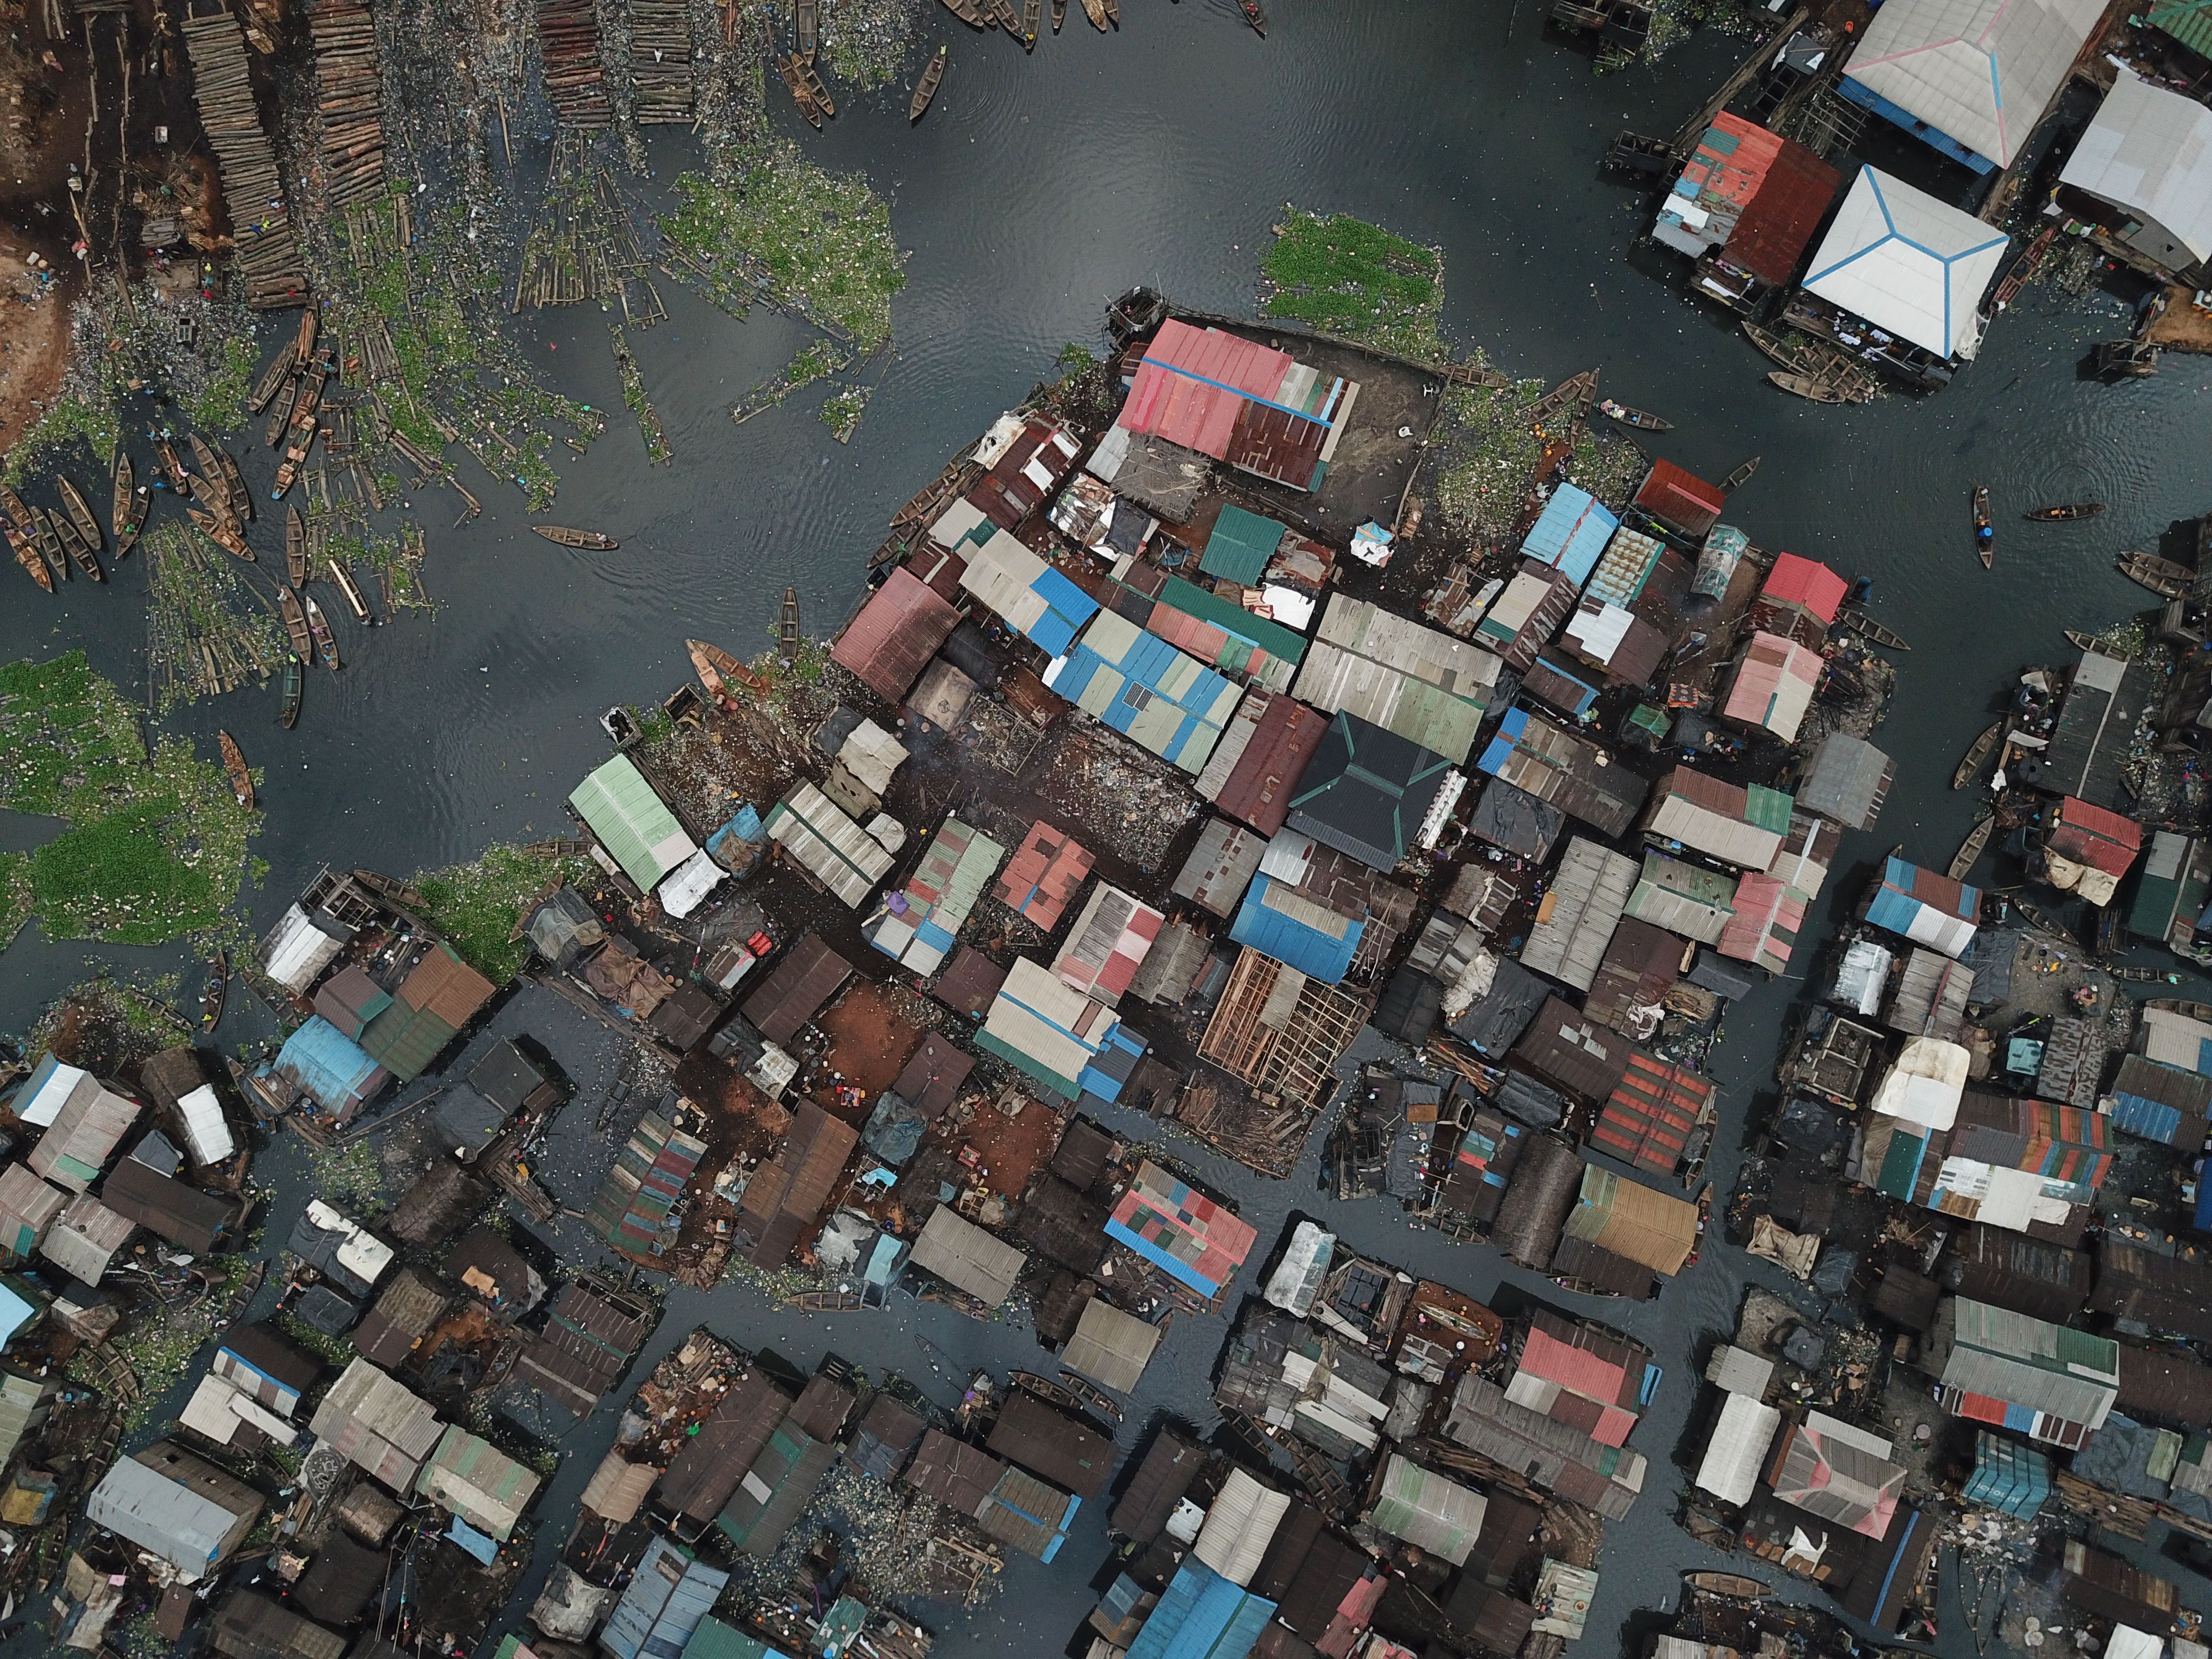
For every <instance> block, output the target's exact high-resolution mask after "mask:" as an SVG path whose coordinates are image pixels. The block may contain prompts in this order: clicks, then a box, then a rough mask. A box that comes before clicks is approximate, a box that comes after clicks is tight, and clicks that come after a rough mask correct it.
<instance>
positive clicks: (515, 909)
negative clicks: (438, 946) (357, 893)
mask: <svg viewBox="0 0 2212 1659" xmlns="http://www.w3.org/2000/svg"><path fill="white" fill-rule="evenodd" d="M584 869H585V860H581V859H573V858H562V857H560V856H558V855H557V854H552V853H539V852H533V851H532V850H531V849H530V848H526V847H515V846H510V845H499V846H493V847H489V848H485V850H484V852H483V856H482V857H480V858H478V859H477V860H474V861H473V862H472V863H469V864H457V865H454V866H452V867H451V868H450V869H446V870H439V871H435V872H432V873H430V874H428V875H421V876H417V877H416V878H415V880H414V888H415V890H416V892H417V893H418V894H420V895H421V896H422V919H423V921H427V922H428V923H429V924H430V925H431V926H432V927H435V928H436V929H437V930H438V931H439V932H440V933H443V934H444V935H445V936H446V939H447V942H448V943H450V944H451V945H453V949H454V950H455V951H459V953H460V957H461V960H462V961H464V962H465V963H468V964H469V966H470V967H471V968H473V969H476V970H477V972H478V973H480V974H482V975H484V977H485V978H487V979H489V980H490V981H492V982H493V983H494V984H495V985H503V984H505V983H506V982H507V981H508V980H511V979H513V977H514V976H515V975H517V974H519V973H520V972H521V971H522V964H523V963H525V962H526V961H527V960H528V959H529V956H530V943H529V941H528V940H527V939H514V938H512V937H510V936H511V935H512V934H513V933H514V930H515V928H516V927H517V925H518V924H519V923H520V921H522V919H523V917H524V916H525V915H526V914H527V913H528V912H529V910H530V908H531V907H532V904H533V903H534V902H535V901H536V900H537V899H538V896H540V895H541V894H543V893H544V891H545V890H548V889H549V888H551V887H554V886H556V885H558V884H560V883H562V882H563V881H567V880H570V879H572V878H575V877H577V876H580V875H581V874H582V873H583V872H584Z"/></svg>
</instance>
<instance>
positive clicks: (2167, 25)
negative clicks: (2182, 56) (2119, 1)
mask: <svg viewBox="0 0 2212 1659" xmlns="http://www.w3.org/2000/svg"><path fill="white" fill-rule="evenodd" d="M2143 21H2146V22H2148V24H2149V25H2150V26H2151V27H2153V28H2154V29H2160V30H2163V31H2164V32H2165V33H2167V34H2170V35H2172V37H2173V38H2174V39H2175V40H2179V41H2180V42H2181V44H2182V45H2183V46H2187V47H2188V48H2189V49H2190V50H2191V51H2192V52H2195V53H2196V54H2197V56H2198V57H2200V58H2212V9H2208V8H2206V7H2205V6H2203V5H2202V4H2199V3H2197V0H2155V3H2154V4H2153V5H2152V7H2151V9H2150V10H2149V12H2148V14H2146V15H2145V17H2144V20H2143Z"/></svg>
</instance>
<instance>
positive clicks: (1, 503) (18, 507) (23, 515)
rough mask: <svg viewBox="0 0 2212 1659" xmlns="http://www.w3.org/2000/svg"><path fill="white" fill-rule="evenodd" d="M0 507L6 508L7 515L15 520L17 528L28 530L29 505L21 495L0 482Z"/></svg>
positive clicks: (30, 522) (29, 521)
mask: <svg viewBox="0 0 2212 1659" xmlns="http://www.w3.org/2000/svg"><path fill="white" fill-rule="evenodd" d="M0 507H6V508H7V509H8V516H9V518H11V519H13V520H15V525H16V527H17V528H18V529H21V530H28V529H29V528H30V527H31V524H32V520H31V509H30V507H28V506H27V504H26V503H25V501H24V500H23V498H22V497H21V495H17V494H16V493H15V491H14V490H12V489H9V488H8V486H7V485H5V484H0Z"/></svg>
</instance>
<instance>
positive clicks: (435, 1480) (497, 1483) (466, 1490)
mask: <svg viewBox="0 0 2212 1659" xmlns="http://www.w3.org/2000/svg"><path fill="white" fill-rule="evenodd" d="M540 1484H541V1481H540V1478H539V1476H538V1474H537V1473H536V1472H535V1471H534V1470H532V1469H529V1468H525V1467H524V1466H523V1465H522V1464H520V1463H518V1462H515V1461H514V1459H513V1458H511V1457H509V1456H508V1455H507V1454H506V1453H505V1452H502V1451H501V1450H500V1449H499V1448H497V1447H496V1446H495V1445H493V1444H492V1443H491V1442H489V1440H486V1439H484V1438H483V1437H481V1436H478V1435H473V1434H471V1433H470V1432H469V1431H467V1430H466V1429H464V1428H462V1427H461V1426H460V1425H459V1424H455V1425H452V1426H450V1427H448V1428H447V1430H446V1432H445V1435H444V1437H442V1438H441V1440H440V1441H439V1442H438V1449H436V1450H435V1452H433V1453H432V1454H431V1455H430V1461H429V1462H428V1464H427V1465H426V1466H425V1467H424V1468H423V1470H422V1475H421V1477H420V1479H419V1480H417V1482H416V1489H417V1490H418V1491H419V1492H422V1495H423V1496H424V1497H425V1498H428V1499H429V1500H430V1501H431V1502H432V1503H434V1504H439V1505H441V1507H443V1508H445V1509H447V1510H451V1511H453V1513H454V1514H455V1515H458V1516H460V1517H461V1519H463V1520H464V1521H465V1522H468V1523H469V1524H470V1525H471V1526H472V1527H474V1528H477V1530H478V1531H479V1532H483V1533H488V1534H490V1535H491V1536H492V1537H494V1538H496V1539H498V1540H499V1541H501V1542H502V1543H504V1542H505V1541H507V1539H508V1538H509V1537H511V1536H513V1532H514V1528H515V1523H516V1522H518V1521H520V1519H521V1518H522V1516H523V1512H524V1511H525V1510H527V1509H529V1507H530V1504H531V1500H532V1498H536V1497H537V1496H538V1486H539V1485H540Z"/></svg>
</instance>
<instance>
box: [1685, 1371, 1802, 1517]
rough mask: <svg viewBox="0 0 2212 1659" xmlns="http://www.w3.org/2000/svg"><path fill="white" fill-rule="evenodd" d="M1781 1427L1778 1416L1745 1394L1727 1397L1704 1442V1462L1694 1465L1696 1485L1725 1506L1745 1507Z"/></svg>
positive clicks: (1776, 1412) (1769, 1408) (1754, 1489)
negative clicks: (1695, 1468) (1718, 1419)
mask: <svg viewBox="0 0 2212 1659" xmlns="http://www.w3.org/2000/svg"><path fill="white" fill-rule="evenodd" d="M1781 1426H1782V1413H1780V1412H1778V1411H1777V1410H1775V1408H1774V1407H1771V1406H1764V1405H1761V1404H1760V1403H1759V1401H1757V1400H1755V1399H1753V1397H1752V1396H1751V1395H1747V1394H1731V1395H1729V1397H1728V1399H1727V1400H1726V1401H1723V1404H1722V1406H1721V1419H1720V1421H1719V1422H1718V1423H1717V1424H1716V1425H1714V1427H1713V1437H1712V1438H1711V1440H1709V1441H1707V1442H1706V1443H1705V1460H1704V1461H1703V1462H1701V1463H1699V1466H1698V1485H1699V1486H1700V1487H1701V1488H1703V1489H1704V1490H1705V1491H1706V1492H1711V1493H1712V1495H1713V1496H1714V1497H1716V1498H1719V1499H1720V1500H1721V1501H1722V1502H1723V1503H1725V1504H1748V1503H1749V1502H1750V1501H1751V1495H1752V1493H1753V1492H1755V1491H1757V1490H1758V1487H1759V1470H1760V1469H1761V1468H1763V1467H1765V1462H1766V1452H1767V1448H1768V1447H1770V1446H1771V1445H1772V1444H1773V1443H1774V1431H1776V1430H1777V1429H1778V1428H1780V1427H1781Z"/></svg>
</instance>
